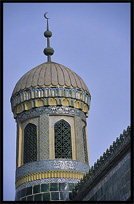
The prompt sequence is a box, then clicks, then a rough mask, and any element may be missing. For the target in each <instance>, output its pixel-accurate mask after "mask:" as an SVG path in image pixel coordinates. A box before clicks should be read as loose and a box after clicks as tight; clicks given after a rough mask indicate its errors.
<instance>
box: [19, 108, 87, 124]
mask: <svg viewBox="0 0 134 204" xmlns="http://www.w3.org/2000/svg"><path fill="white" fill-rule="evenodd" d="M43 114H46V115H48V114H55V115H59V114H60V115H70V116H77V117H81V119H82V120H84V121H86V116H85V113H84V112H83V111H81V110H78V109H76V108H71V107H66V106H48V107H38V108H34V109H31V110H28V111H26V112H22V113H20V114H19V115H18V116H17V118H16V121H17V122H21V121H23V120H26V119H28V118H31V117H35V116H40V115H43Z"/></svg>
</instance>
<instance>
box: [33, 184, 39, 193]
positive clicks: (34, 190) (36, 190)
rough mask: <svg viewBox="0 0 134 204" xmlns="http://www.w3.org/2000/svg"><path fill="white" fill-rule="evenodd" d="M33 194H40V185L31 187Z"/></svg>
mask: <svg viewBox="0 0 134 204" xmlns="http://www.w3.org/2000/svg"><path fill="white" fill-rule="evenodd" d="M33 193H40V185H36V186H34V187H33Z"/></svg>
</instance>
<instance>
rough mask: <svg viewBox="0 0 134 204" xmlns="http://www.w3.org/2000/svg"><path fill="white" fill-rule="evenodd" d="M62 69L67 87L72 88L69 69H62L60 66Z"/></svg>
mask: <svg viewBox="0 0 134 204" xmlns="http://www.w3.org/2000/svg"><path fill="white" fill-rule="evenodd" d="M59 66H60V65H59ZM60 68H61V69H62V71H63V73H64V83H65V85H67V86H71V81H70V77H69V74H68V70H67V68H66V67H62V66H60Z"/></svg>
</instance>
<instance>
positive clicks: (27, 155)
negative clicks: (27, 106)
mask: <svg viewBox="0 0 134 204" xmlns="http://www.w3.org/2000/svg"><path fill="white" fill-rule="evenodd" d="M33 161H37V127H36V125H34V124H31V123H29V124H28V125H27V126H26V127H25V129H24V162H23V163H24V164H25V163H28V162H33Z"/></svg>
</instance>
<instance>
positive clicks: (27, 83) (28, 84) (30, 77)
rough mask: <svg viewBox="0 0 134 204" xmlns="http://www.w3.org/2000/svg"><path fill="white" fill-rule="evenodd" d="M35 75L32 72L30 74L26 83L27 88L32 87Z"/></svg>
mask: <svg viewBox="0 0 134 204" xmlns="http://www.w3.org/2000/svg"><path fill="white" fill-rule="evenodd" d="M33 74H34V72H32V70H31V71H30V72H29V74H28V78H27V82H26V88H29V87H31V85H32V79H33Z"/></svg>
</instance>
